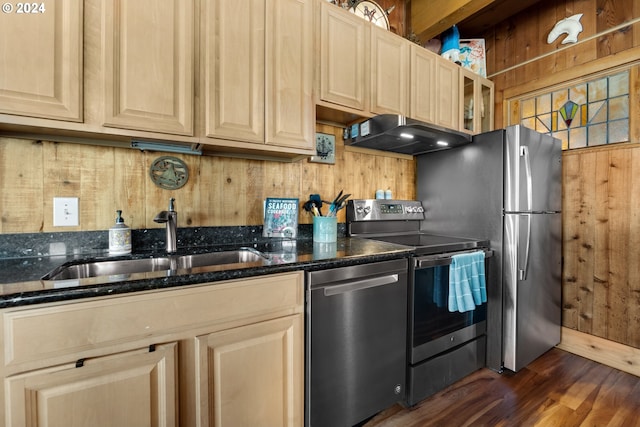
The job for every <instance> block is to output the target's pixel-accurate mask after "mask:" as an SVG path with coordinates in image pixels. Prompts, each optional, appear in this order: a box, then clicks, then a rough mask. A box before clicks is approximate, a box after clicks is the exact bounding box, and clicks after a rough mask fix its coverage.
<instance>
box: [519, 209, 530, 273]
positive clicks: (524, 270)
mask: <svg viewBox="0 0 640 427" xmlns="http://www.w3.org/2000/svg"><path fill="white" fill-rule="evenodd" d="M525 216H526V217H527V239H526V243H525V244H526V247H525V250H524V264H523V265H522V267H523V268H520V269H518V278H519V279H520V280H527V273H528V272H529V249H530V248H531V214H530V213H528V214H525Z"/></svg>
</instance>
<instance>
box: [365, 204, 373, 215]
mask: <svg viewBox="0 0 640 427" xmlns="http://www.w3.org/2000/svg"><path fill="white" fill-rule="evenodd" d="M369 212H371V206H365V207H364V215H365V216H367V215H369Z"/></svg>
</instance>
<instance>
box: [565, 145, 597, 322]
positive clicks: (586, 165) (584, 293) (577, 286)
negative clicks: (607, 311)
mask: <svg viewBox="0 0 640 427" xmlns="http://www.w3.org/2000/svg"><path fill="white" fill-rule="evenodd" d="M563 162H566V163H565V164H564V165H563V168H564V167H566V172H565V174H564V178H566V180H563V194H564V197H565V203H564V204H563V215H564V219H566V222H564V223H563V227H564V230H563V232H564V247H563V256H564V259H565V265H564V268H563V275H564V277H565V278H566V279H567V281H566V282H565V283H564V286H563V289H564V290H566V291H568V292H567V293H566V294H564V293H563V300H564V306H565V312H567V315H568V318H567V319H566V321H567V323H565V326H568V327H570V325H571V323H572V322H571V319H572V310H573V309H575V310H576V316H575V322H574V327H576V328H577V329H578V330H580V331H583V332H591V329H592V322H593V299H594V287H595V286H596V283H594V281H595V282H597V283H600V282H599V281H598V280H597V279H596V278H595V272H594V259H595V251H596V244H595V222H596V218H595V211H594V205H595V200H594V198H593V196H594V188H595V183H596V171H595V168H596V155H595V153H588V154H586V155H575V156H572V155H565V156H563ZM563 319H564V317H563Z"/></svg>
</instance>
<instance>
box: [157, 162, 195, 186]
mask: <svg viewBox="0 0 640 427" xmlns="http://www.w3.org/2000/svg"><path fill="white" fill-rule="evenodd" d="M149 176H150V177H151V181H153V183H154V184H155V185H157V186H158V187H160V188H164V189H165V190H177V189H178V188H182V187H184V185H185V184H186V183H187V181H188V180H189V168H188V167H187V164H186V163H185V162H183V161H182V160H181V159H179V158H177V157H173V156H163V157H158V158H157V159H155V160H154V161H153V163H151V167H150V168H149Z"/></svg>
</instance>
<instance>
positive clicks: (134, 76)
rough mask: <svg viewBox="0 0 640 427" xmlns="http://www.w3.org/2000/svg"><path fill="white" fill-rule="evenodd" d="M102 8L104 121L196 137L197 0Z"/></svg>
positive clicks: (147, 1)
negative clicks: (195, 15)
mask: <svg viewBox="0 0 640 427" xmlns="http://www.w3.org/2000/svg"><path fill="white" fill-rule="evenodd" d="M102 12H103V19H102V21H103V27H102V31H103V34H102V40H101V42H102V46H101V51H102V55H103V60H102V65H103V67H104V68H103V70H102V74H103V84H104V99H103V101H104V119H103V123H102V125H103V126H112V127H118V128H124V129H137V130H143V131H153V132H163V133H174V134H179V135H189V136H191V135H193V120H194V96H193V82H194V73H195V65H194V54H195V52H194V49H195V40H196V39H195V34H194V30H193V19H194V0H186V1H180V0H167V1H162V2H157V1H154V0H136V1H122V0H116V1H109V2H104V3H103V4H102Z"/></svg>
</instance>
